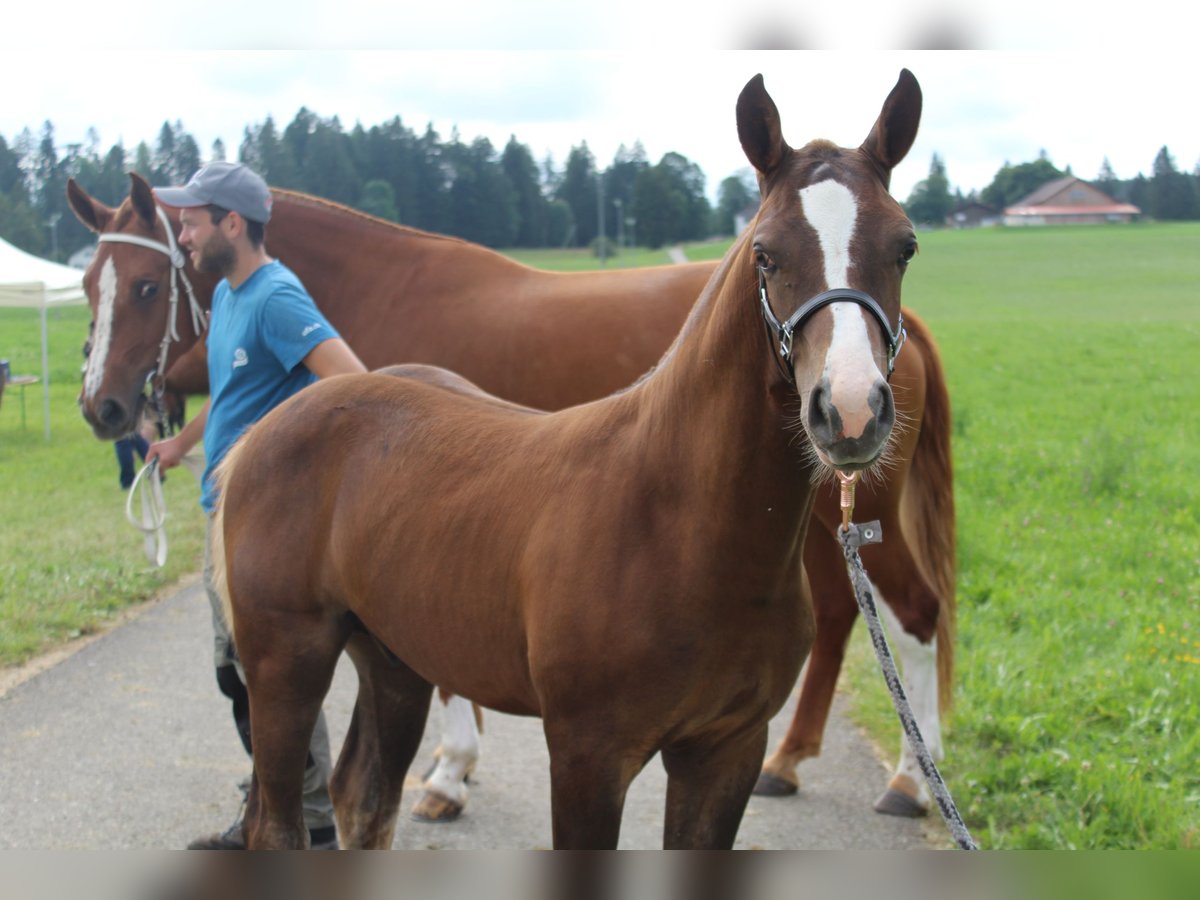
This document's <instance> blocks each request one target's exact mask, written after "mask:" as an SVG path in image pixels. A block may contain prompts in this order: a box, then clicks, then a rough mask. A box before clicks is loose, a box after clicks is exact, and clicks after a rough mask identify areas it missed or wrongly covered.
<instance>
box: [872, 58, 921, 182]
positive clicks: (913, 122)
mask: <svg viewBox="0 0 1200 900" xmlns="http://www.w3.org/2000/svg"><path fill="white" fill-rule="evenodd" d="M920 123H921V86H920V85H919V84H917V79H916V76H914V75H913V73H912V72H910V71H908V69H901V70H900V79H899V80H898V81H897V82H896V86H895V87H894V88H892V92H891V93H890V94H888V98H887V100H885V101H884V102H883V110H882V111H881V112H880V113H879V118H878V119H876V120H875V127H873V128H872V129H871V133H870V134H869V135H867V139H866V140H865V141H863V145H862V149H863V150H864V151H865V152H866V153H867V154H868V155H869V156H870V157H871V158H872V159H874V160H875V162H876V163H878V164H879V166H880V167H881V168H882V169H883V172H884V178H883V181H884V184H887V183H888V181H889V180H890V176H891V173H892V169H894V168H895V167H896V165H897V164H898V163H899V162H900V160H902V159H904V157H905V156H906V155H907V154H908V151H909V150H910V149H911V148H912V145H913V141H915V140H916V139H917V126H918V125H919V124H920Z"/></svg>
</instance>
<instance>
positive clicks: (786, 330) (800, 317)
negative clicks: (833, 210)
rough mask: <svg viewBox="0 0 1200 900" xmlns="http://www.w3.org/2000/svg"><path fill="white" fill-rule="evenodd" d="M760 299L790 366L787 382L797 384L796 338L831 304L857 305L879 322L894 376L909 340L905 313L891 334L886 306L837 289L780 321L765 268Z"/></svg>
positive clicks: (859, 293)
mask: <svg viewBox="0 0 1200 900" xmlns="http://www.w3.org/2000/svg"><path fill="white" fill-rule="evenodd" d="M758 296H759V299H760V300H761V301H762V314H763V319H764V320H765V321H766V323H767V329H768V331H770V332H771V334H772V336H773V337H774V338H775V340H776V341H777V342H778V344H779V356H780V357H782V359H783V361H784V362H785V363H787V367H786V369H784V375H785V376H787V380H788V381H789V382H791V383H792V384H795V383H796V378H795V375H794V374H793V370H792V337H793V335H794V334H795V333H796V332H797V331H799V330H800V329H801V328H803V327H804V324H805V323H806V322H807V321H808V320H809V319H810V318H812V316H813V315H814V314H815V313H816V312H817V310H819V309H822V308H823V307H826V306H828V305H829V304H831V303H842V302H850V303H857V304H858V305H859V306H861V307H862V308H863V309H865V310H866V311H867V312H869V313H870V314H871V315H872V316H874V317H875V320H876V321H877V322H879V326H880V327H881V328H882V329H883V335H884V337H885V338H886V339H887V345H888V371H887V373H888V378H891V377H892V370H893V369H895V367H896V355H897V354H898V353H899V352H900V348H901V347H903V346H904V340H905V338H907V337H908V332H907V331H905V330H904V314H903V313H900V318H899V321H898V322H897V323H896V330H895V331H892V326H891V323H890V322H888V320H887V316H886V315H884V313H883V307H881V306H880V305H879V303H878V302H877V301H876V300H875V298H874V297H872V296H871V295H870V294H867V293H864V292H863V291H856V290H854V289H852V288H836V289H834V290H832V291H825V292H824V293H823V294H817V296H815V297H813V298H812V299H810V300H807V301H805V302H804V303H802V304H801V305H800V308H799V309H797V310H796V311H795V312H794V313H792V314H791V315H790V316H788V319H787V321H786V322H780V321H779V319H778V318H777V317H776V316H775V313H774V311H773V310H772V309H771V303H770V301H769V300H768V299H767V279H766V276H765V275H764V274H763V271H762V269H759V270H758Z"/></svg>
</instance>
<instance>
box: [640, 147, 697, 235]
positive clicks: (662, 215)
mask: <svg viewBox="0 0 1200 900" xmlns="http://www.w3.org/2000/svg"><path fill="white" fill-rule="evenodd" d="M633 213H634V217H635V219H636V221H637V240H638V242H639V243H640V244H641V245H642V246H644V247H649V248H650V249H652V250H656V249H658V248H659V247H662V246H663V245H664V244H667V243H670V242H673V241H676V240H678V239H679V237H678V235H679V234H680V233H681V232H682V231H683V221H684V219H685V217H686V216H687V197H686V196H685V194H684V192H683V190H682V189H681V188H680V186H679V184H677V183H676V182H675V181H674V180H673V179H672V178H671V175H670V173H669V172H668V171H667V170H666V169H664V168H663V167H662V166H650V167H648V168H646V169H643V170H642V171H641V172H639V173H638V176H637V181H636V182H635V183H634V187H633Z"/></svg>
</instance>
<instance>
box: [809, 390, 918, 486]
mask: <svg viewBox="0 0 1200 900" xmlns="http://www.w3.org/2000/svg"><path fill="white" fill-rule="evenodd" d="M895 424H896V403H895V400H894V398H893V397H892V389H891V387H890V386H889V385H888V383H887V382H886V381H884V380H883V379H879V380H877V381H876V382H875V383H874V384H873V385H872V386H871V388H870V390H869V391H868V392H867V396H866V398H865V402H864V401H863V400H861V399H860V400H857V401H852V400H847V399H845V398H839V397H837V396H836V394H835V392H834V391H833V390H832V388H831V386H830V382H829V379H827V378H825V379H822V380H821V382H820V383H819V384H818V385H817V386H816V387H814V388H813V389H812V392H811V393H810V394H809V398H808V403H807V404H806V410H805V413H804V425H805V428H806V429H807V430H808V434H809V437H810V439H811V440H812V444H813V447H814V449H815V450H816V451H817V456H818V458H819V459H820V460H821V462H823V463H824V464H825V465H827V466H831V467H833V468H835V469H845V470H849V471H853V470H856V469H865V468H868V467H869V466H872V465H874V464H875V463H876V462H878V461H879V458H880V456H882V455H883V451H884V448H885V447H887V442H888V438H889V437H890V436H891V433H892V426H894V425H895Z"/></svg>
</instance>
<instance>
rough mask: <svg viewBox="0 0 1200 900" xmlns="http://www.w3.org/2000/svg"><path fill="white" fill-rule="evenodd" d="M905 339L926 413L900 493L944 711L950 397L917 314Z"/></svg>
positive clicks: (950, 692) (948, 678) (950, 533)
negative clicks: (915, 357) (931, 616)
mask: <svg viewBox="0 0 1200 900" xmlns="http://www.w3.org/2000/svg"><path fill="white" fill-rule="evenodd" d="M905 325H906V327H907V329H908V341H909V343H910V344H915V345H916V347H917V348H920V353H921V357H922V359H923V360H924V363H925V409H924V412H923V413H922V415H921V423H920V427H921V431H920V434H919V435H918V437H917V445H916V447H915V448H914V450H913V458H912V465H911V468H910V469H909V473H908V480H907V483H906V486H905V491H904V508H905V515H906V517H907V518H908V520H909V522H910V523H911V524H912V525H913V527H911V528H906V532H907V534H908V535H909V536H910V543H911V544H912V545H913V546H912V547H911V549H912V551H913V555H914V556H915V557H916V560H917V565H918V566H919V567H920V568H921V570H922V574H923V575H924V576H925V578H926V579H927V580H928V582H929V584H930V586H931V587H932V588H933V590H934V592H935V593H936V594H937V597H938V618H937V651H938V652H937V668H938V701H939V704H938V705H939V706H940V708H941V710H942V712H943V713H946V712H949V710H950V707H951V706H952V705H953V701H954V638H955V620H956V618H957V612H956V600H955V583H956V579H957V569H958V566H957V558H956V549H955V517H954V466H953V463H952V460H951V452H950V431H951V428H950V394H949V391H948V390H947V388H946V377H945V373H944V371H943V369H942V362H941V358H940V357H939V355H938V350H937V345H936V344H935V343H934V340H933V335H932V334H931V333H930V331H929V328H928V327H927V326H926V325H925V323H924V322H922V321H921V320H920V319H918V318H917V317H916V316H910V317H906V318H905Z"/></svg>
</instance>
